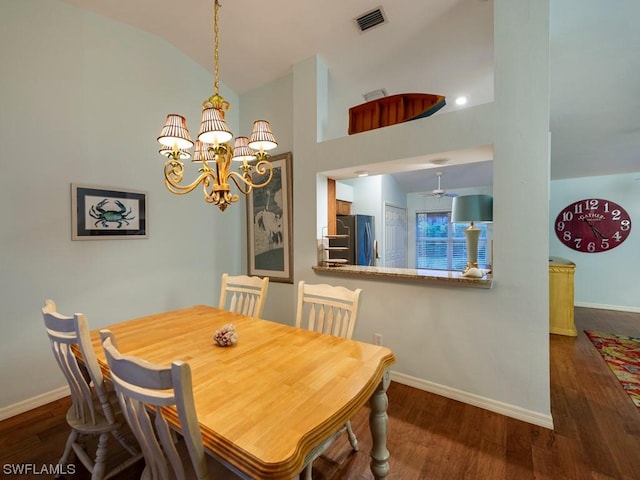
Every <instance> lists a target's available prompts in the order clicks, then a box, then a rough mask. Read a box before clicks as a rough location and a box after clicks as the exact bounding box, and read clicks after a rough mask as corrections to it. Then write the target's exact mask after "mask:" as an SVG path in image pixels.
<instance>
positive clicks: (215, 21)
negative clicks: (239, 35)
mask: <svg viewBox="0 0 640 480" xmlns="http://www.w3.org/2000/svg"><path fill="white" fill-rule="evenodd" d="M218 8H220V2H218V0H215V6H214V8H213V35H214V44H213V65H214V75H213V91H214V92H215V94H216V96H217V95H219V90H218V71H219V69H220V67H219V60H218Z"/></svg>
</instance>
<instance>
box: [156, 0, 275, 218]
mask: <svg viewBox="0 0 640 480" xmlns="http://www.w3.org/2000/svg"><path fill="white" fill-rule="evenodd" d="M219 8H220V3H219V2H218V0H214V6H213V31H214V39H215V43H214V56H213V61H214V66H215V72H214V82H213V89H214V94H213V95H212V96H211V97H209V98H208V99H207V100H205V101H204V102H203V103H202V120H201V122H200V130H199V132H198V138H197V139H196V140H195V141H194V140H193V139H192V138H191V134H190V133H189V128H188V127H187V120H186V119H185V118H184V117H183V116H182V115H178V114H175V113H170V114H169V115H167V119H166V121H165V124H164V126H163V127H162V130H161V132H160V136H159V137H158V143H160V145H161V147H160V150H159V152H160V154H161V155H162V156H165V157H167V161H166V163H165V165H164V183H165V186H166V187H167V189H168V190H169V191H170V192H171V193H175V194H177V195H183V194H186V193H189V192H192V191H193V190H194V189H195V188H197V187H198V186H199V185H202V192H203V194H204V199H205V201H206V202H208V203H213V204H214V205H217V206H218V207H219V208H220V210H222V211H224V210H225V209H226V208H227V206H228V205H229V204H231V203H234V202H237V201H238V200H239V196H238V194H236V193H232V192H231V183H233V184H234V185H235V186H236V188H237V189H238V191H239V192H241V193H243V194H245V195H248V194H249V193H251V191H252V190H253V189H254V188H261V187H264V186H265V185H267V184H268V183H269V182H270V181H271V178H272V177H273V166H272V165H271V162H270V161H269V160H268V157H269V154H268V153H267V152H268V151H269V150H272V149H274V148H276V147H277V146H278V143H277V142H276V139H275V137H274V135H273V132H272V131H271V125H270V124H269V122H268V121H266V120H256V121H255V122H254V123H253V130H252V132H251V135H250V136H249V137H242V136H239V137H236V138H235V140H234V142H233V147H232V146H231V143H230V142H231V140H232V138H233V133H231V130H230V129H229V127H228V126H227V123H226V121H225V118H224V116H225V111H226V110H228V109H229V108H230V105H229V102H227V101H226V100H225V99H224V98H222V97H221V96H220V93H219V88H218V72H219V62H218V9H219ZM191 148H193V156H192V155H191V151H190V150H191ZM188 158H191V163H196V164H199V169H198V172H199V175H198V176H197V177H196V179H195V180H194V181H193V182H191V183H189V184H183V183H182V181H183V177H184V172H185V166H184V163H183V162H182V161H183V160H187V159H188ZM233 164H236V165H237V164H239V167H238V168H237V169H236V170H237V171H236V170H234V169H232V168H231V166H232V165H233ZM253 172H255V173H256V174H258V178H259V179H260V180H259V183H254V179H253V177H254V176H253Z"/></svg>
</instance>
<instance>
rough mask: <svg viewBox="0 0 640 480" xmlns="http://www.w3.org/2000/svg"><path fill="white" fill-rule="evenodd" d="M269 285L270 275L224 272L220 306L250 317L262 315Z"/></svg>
mask: <svg viewBox="0 0 640 480" xmlns="http://www.w3.org/2000/svg"><path fill="white" fill-rule="evenodd" d="M268 287H269V277H263V278H260V277H250V276H248V275H236V276H230V275H229V274H227V273H223V274H222V284H221V286H220V301H219V302H218V308H221V309H224V310H228V311H230V312H235V313H241V314H243V315H248V316H250V317H260V316H261V315H262V310H263V309H264V303H265V300H266V298H267V288H268Z"/></svg>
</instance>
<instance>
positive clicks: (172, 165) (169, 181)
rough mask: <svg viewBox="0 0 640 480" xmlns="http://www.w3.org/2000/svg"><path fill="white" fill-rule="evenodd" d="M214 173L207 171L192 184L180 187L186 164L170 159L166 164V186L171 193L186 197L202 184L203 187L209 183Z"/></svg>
mask: <svg viewBox="0 0 640 480" xmlns="http://www.w3.org/2000/svg"><path fill="white" fill-rule="evenodd" d="M214 173H215V172H213V170H208V171H206V170H205V171H203V172H201V173H200V175H198V178H196V179H195V180H194V181H193V182H191V183H190V184H188V185H180V182H181V181H182V178H183V175H184V163H182V162H179V161H176V160H173V159H170V160H168V161H167V163H165V164H164V184H165V186H166V187H167V189H168V190H169V191H170V192H171V193H175V194H177V195H184V194H186V193H189V192H192V191H193V190H194V189H195V188H196V187H197V186H198V185H199V184H200V182H202V183H203V185H204V184H206V183H209V182H210V178H211V177H212V176H213V174H214Z"/></svg>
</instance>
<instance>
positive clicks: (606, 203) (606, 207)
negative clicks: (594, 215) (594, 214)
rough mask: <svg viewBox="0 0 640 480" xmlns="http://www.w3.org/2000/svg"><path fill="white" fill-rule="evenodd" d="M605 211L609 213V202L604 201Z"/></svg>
mask: <svg viewBox="0 0 640 480" xmlns="http://www.w3.org/2000/svg"><path fill="white" fill-rule="evenodd" d="M604 211H605V213H609V202H604Z"/></svg>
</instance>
